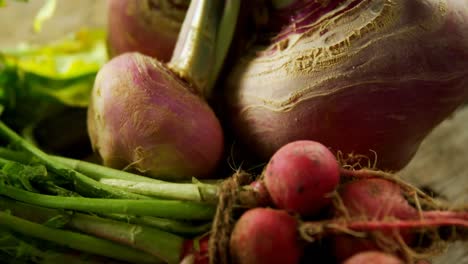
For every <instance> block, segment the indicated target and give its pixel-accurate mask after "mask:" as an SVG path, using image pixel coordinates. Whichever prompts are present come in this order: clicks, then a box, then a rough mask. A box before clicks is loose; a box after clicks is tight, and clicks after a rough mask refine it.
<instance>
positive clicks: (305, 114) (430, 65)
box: [227, 0, 468, 170]
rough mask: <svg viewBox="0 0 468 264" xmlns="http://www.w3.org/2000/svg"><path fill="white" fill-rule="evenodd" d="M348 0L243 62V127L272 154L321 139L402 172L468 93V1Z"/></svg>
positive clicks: (239, 91) (239, 126)
mask: <svg viewBox="0 0 468 264" xmlns="http://www.w3.org/2000/svg"><path fill="white" fill-rule="evenodd" d="M343 2H344V4H343V5H341V7H340V8H337V9H335V10H333V11H330V12H328V13H327V14H326V15H323V16H322V17H321V18H320V19H319V20H317V21H316V22H314V23H312V24H311V25H310V26H309V27H308V28H307V30H306V31H305V32H304V33H302V34H294V35H290V36H289V37H288V38H286V39H283V40H282V41H281V42H278V43H276V44H274V45H272V46H270V47H267V48H265V49H263V50H262V51H261V52H262V54H261V55H259V54H258V50H256V51H255V52H257V53H256V54H250V55H249V56H247V58H244V60H242V61H240V63H238V64H237V65H236V67H235V68H234V70H233V72H232V73H231V76H230V78H229V80H228V91H229V92H228V97H227V98H228V99H227V100H228V105H229V107H230V109H229V110H230V111H232V113H233V116H232V117H233V125H234V128H235V129H236V130H237V131H238V135H239V136H240V137H241V138H242V139H244V140H245V142H247V143H248V144H249V148H250V149H256V150H257V151H258V153H259V154H260V155H261V156H262V157H264V158H268V157H269V156H271V155H272V154H273V152H274V151H275V150H277V149H278V148H279V147H280V146H282V145H284V144H286V143H287V142H290V141H293V140H298V139H312V140H315V141H319V142H321V143H324V144H325V145H327V146H329V147H330V148H331V149H332V150H333V151H335V152H338V151H341V152H343V153H344V154H345V155H346V154H349V153H354V154H364V155H367V156H370V157H372V158H373V157H374V154H373V151H375V152H376V154H377V161H378V163H377V166H378V167H379V168H381V169H391V170H398V169H400V168H402V167H403V166H404V165H405V164H407V163H408V162H409V160H410V159H411V158H412V156H413V155H414V154H415V152H416V151H417V149H418V146H419V145H420V143H421V141H422V140H423V139H424V137H425V136H426V135H427V134H428V133H429V132H430V130H431V129H432V128H434V127H435V126H436V125H437V124H439V123H440V122H441V121H442V120H443V119H445V118H446V117H447V116H448V115H450V113H452V112H453V111H454V110H455V109H456V107H457V106H459V105H460V104H461V103H463V102H464V101H467V99H468V1H466V0H361V1H357V0H355V1H343ZM357 2H358V4H357V5H355V6H353V7H350V5H351V4H352V3H353V4H355V3H357ZM325 5H326V3H325ZM364 165H367V163H366V164H364Z"/></svg>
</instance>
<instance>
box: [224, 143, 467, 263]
mask: <svg viewBox="0 0 468 264" xmlns="http://www.w3.org/2000/svg"><path fill="white" fill-rule="evenodd" d="M378 175H379V173H375V174H374V175H373V174H372V171H367V174H366V175H363V174H362V173H359V171H358V173H354V172H353V171H347V170H345V169H341V168H340V165H339V163H338V161H337V159H336V158H335V156H334V155H333V154H332V153H331V152H330V151H329V150H328V149H327V148H326V147H325V146H324V145H322V144H320V143H318V142H315V141H306V140H303V141H295V142H292V143H289V144H287V145H285V146H283V147H282V148H280V149H279V150H278V151H277V152H276V153H275V154H274V155H273V157H272V158H271V159H270V161H269V163H268V164H267V165H266V167H265V169H264V171H263V174H262V176H263V178H262V179H261V181H260V182H255V183H254V184H255V186H256V187H257V188H256V190H257V191H260V192H262V195H260V197H265V196H269V197H271V201H272V203H271V207H272V208H261V207H260V208H253V209H250V210H248V211H246V212H245V213H244V214H243V215H242V216H241V217H240V218H239V220H238V221H237V223H236V224H235V227H234V230H233V232H232V235H231V239H230V252H231V257H232V258H233V260H234V262H235V263H238V264H247V263H300V261H301V259H302V258H303V257H304V255H307V254H308V252H307V249H306V244H307V243H310V242H317V241H322V240H323V241H327V242H328V243H329V244H330V249H331V252H330V254H329V255H330V256H332V258H333V256H334V258H335V260H332V259H329V260H328V262H327V263H332V262H333V261H338V262H339V263H341V262H342V261H345V263H348V264H351V263H382V264H386V263H388V264H391V263H403V260H400V258H401V259H404V260H405V261H406V262H411V261H413V260H414V259H413V258H412V257H413V256H412V255H411V253H410V249H411V248H413V247H418V246H420V245H419V244H418V241H417V240H418V238H421V237H422V234H423V233H428V232H429V230H432V231H433V232H435V233H437V232H438V228H440V227H443V226H450V227H461V228H467V227H468V213H466V212H455V211H447V210H430V211H421V210H418V209H416V208H415V207H413V206H411V205H410V203H409V202H408V201H407V200H406V199H407V198H406V197H405V195H412V193H411V192H410V191H409V189H408V188H407V187H408V186H407V185H406V184H404V183H401V184H400V183H399V182H398V181H397V180H396V178H395V179H391V178H389V179H386V178H382V177H379V176H378ZM340 177H341V179H340ZM261 184H264V188H258V186H261ZM414 191H418V190H417V189H414ZM310 219H313V221H310ZM368 251H373V252H380V253H375V254H370V253H369V254H368V253H366V252H368ZM321 253H323V252H321ZM356 254H364V255H362V256H360V257H357V256H356V257H353V258H351V257H352V256H354V255H356ZM388 254H390V256H388ZM318 257H320V255H317V256H314V258H318ZM348 258H349V259H348ZM366 258H369V259H368V260H369V261H371V260H373V261H372V262H362V261H363V260H360V259H366ZM347 259H348V260H347ZM380 259H381V260H380ZM385 259H388V260H385Z"/></svg>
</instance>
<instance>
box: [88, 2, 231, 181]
mask: <svg viewBox="0 0 468 264" xmlns="http://www.w3.org/2000/svg"><path fill="white" fill-rule="evenodd" d="M223 8H224V13H223V14H222V16H221V15H220V13H221V11H222V10H223ZM238 11H239V3H238V1H226V3H225V5H223V6H222V5H221V3H220V2H218V1H213V0H200V1H191V3H190V7H189V10H188V11H187V16H186V18H185V20H184V23H183V26H182V28H181V33H180V35H179V38H178V41H177V44H176V47H175V51H174V54H173V56H172V58H171V61H170V62H169V63H168V64H162V63H160V62H158V61H157V60H155V59H153V58H150V57H148V56H144V55H141V54H139V53H125V54H122V55H120V56H118V57H115V58H113V59H112V60H111V61H109V62H108V63H107V64H106V65H104V66H103V67H102V68H101V70H100V71H99V73H98V75H97V77H96V81H95V83H94V88H93V91H92V96H91V102H90V105H89V108H88V122H87V124H88V132H89V135H90V138H91V143H92V145H93V148H94V149H95V150H96V151H97V153H98V154H99V155H100V156H101V157H102V160H103V163H104V164H105V165H107V166H110V167H115V168H119V169H123V168H126V167H130V168H132V169H135V170H137V171H139V172H140V173H144V174H145V175H148V176H152V177H160V178H166V179H171V180H182V179H190V178H191V177H198V178H202V177H208V176H212V175H211V172H213V170H214V169H215V168H216V166H217V164H218V161H219V160H220V158H221V155H222V152H223V143H224V142H223V133H222V130H221V126H220V123H219V120H218V119H217V117H216V115H215V114H214V112H213V111H212V110H211V108H210V107H209V106H208V104H207V103H206V101H205V100H204V99H203V98H205V97H208V96H209V95H210V93H211V90H212V87H213V84H214V81H215V80H216V77H217V74H218V72H219V70H220V67H221V66H222V63H221V62H222V61H223V60H224V56H225V54H226V52H227V48H228V46H229V43H230V40H231V38H232V34H233V31H234V26H235V21H236V19H237V14H238ZM219 25H221V26H220V27H218V26H219ZM218 44H219V45H218Z"/></svg>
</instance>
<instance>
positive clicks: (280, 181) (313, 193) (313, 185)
mask: <svg viewBox="0 0 468 264" xmlns="http://www.w3.org/2000/svg"><path fill="white" fill-rule="evenodd" d="M263 180H264V182H265V186H266V189H267V190H268V192H269V194H270V196H271V199H272V201H273V203H274V204H275V205H276V206H277V207H278V208H281V209H285V210H287V211H291V212H296V213H298V214H301V215H313V214H317V213H318V212H319V211H320V210H321V209H323V208H325V207H326V206H327V205H329V204H330V203H331V201H332V200H331V199H330V198H329V197H327V195H328V194H330V193H331V192H333V191H334V190H335V189H336V188H337V186H338V183H339V181H340V170H339V165H338V161H337V160H336V158H335V156H334V155H333V154H332V153H331V152H330V150H328V149H327V148H326V147H325V146H324V145H322V144H320V143H318V142H315V141H311V140H298V141H294V142H291V143H289V144H286V145H284V146H282V147H281V148H280V149H279V150H278V151H277V152H275V154H274V155H273V156H272V157H271V159H270V161H269V162H268V164H267V165H266V167H265V171H264V179H263Z"/></svg>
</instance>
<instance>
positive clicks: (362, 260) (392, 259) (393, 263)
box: [343, 251, 404, 264]
mask: <svg viewBox="0 0 468 264" xmlns="http://www.w3.org/2000/svg"><path fill="white" fill-rule="evenodd" d="M368 263H373V264H404V262H403V261H402V260H401V259H399V258H398V257H396V256H393V255H390V254H387V253H383V252H379V251H366V252H362V253H358V254H356V255H354V256H352V257H350V258H349V259H347V260H346V261H345V262H343V264H368Z"/></svg>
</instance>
